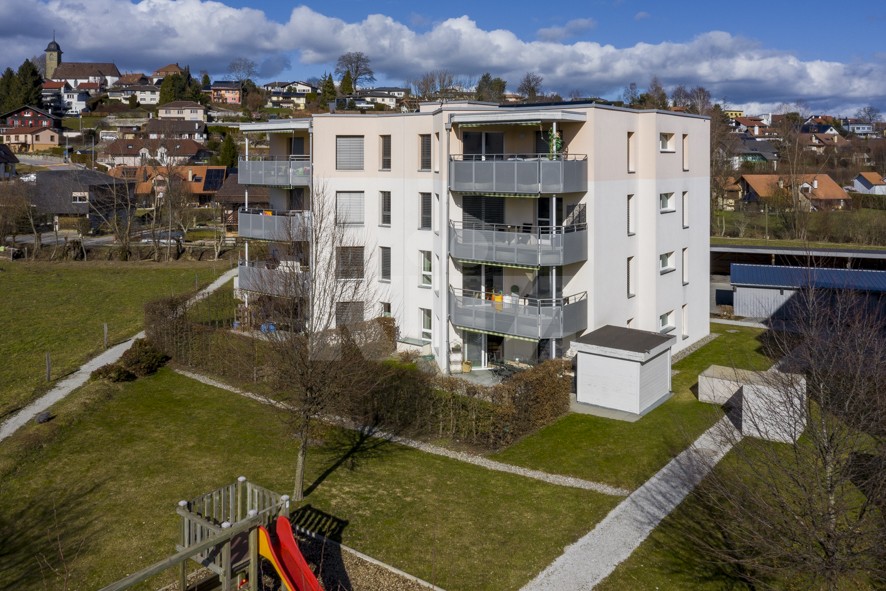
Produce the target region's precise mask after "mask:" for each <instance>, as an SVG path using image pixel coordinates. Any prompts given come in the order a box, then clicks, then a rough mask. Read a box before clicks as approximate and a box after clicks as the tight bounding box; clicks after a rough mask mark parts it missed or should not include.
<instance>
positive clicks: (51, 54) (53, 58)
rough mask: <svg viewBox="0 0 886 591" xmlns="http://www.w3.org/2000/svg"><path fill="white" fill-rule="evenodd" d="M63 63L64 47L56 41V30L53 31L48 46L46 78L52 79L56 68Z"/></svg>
mask: <svg viewBox="0 0 886 591" xmlns="http://www.w3.org/2000/svg"><path fill="white" fill-rule="evenodd" d="M61 63H62V48H61V47H59V45H58V43H56V42H55V32H53V33H52V41H50V42H49V45H47V46H46V78H47V79H48V80H51V79H52V75H53V74H55V69H56V68H57V67H58V66H59V64H61Z"/></svg>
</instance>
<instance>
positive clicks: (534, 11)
mask: <svg viewBox="0 0 886 591" xmlns="http://www.w3.org/2000/svg"><path fill="white" fill-rule="evenodd" d="M798 7H799V8H798ZM884 28H886V2H883V1H882V0H880V1H876V2H875V1H873V0H863V1H862V0H848V1H845V2H842V3H825V2H822V1H806V2H803V3H796V2H786V1H784V0H780V1H779V0H775V1H772V0H770V1H769V2H762V1H757V0H747V1H745V2H741V3H732V4H726V3H711V2H698V1H694V0H684V1H683V2H667V3H665V2H653V1H649V0H586V1H584V2H556V3H550V2H549V3H544V2H539V1H535V2H529V1H526V0H511V1H509V2H507V3H504V2H491V1H487V2H476V1H472V2H467V1H462V0H451V1H449V2H426V1H424V2H423V1H421V0H413V1H411V2H405V1H400V0H373V1H360V2H356V1H353V0H338V1H331V2H330V1H327V2H323V3H319V2H307V3H305V4H296V3H292V2H282V1H268V0H89V1H88V2H84V1H82V0H17V1H15V2H12V1H11V0H5V1H2V2H0V41H2V43H0V65H4V66H5V65H10V66H12V67H17V66H18V64H19V63H21V61H22V60H23V59H25V58H27V57H31V56H33V55H35V54H38V53H40V52H42V50H43V49H44V48H45V47H46V43H47V42H48V41H49V39H51V35H52V30H53V29H55V30H56V31H57V32H56V36H57V39H58V41H59V43H60V44H61V46H62V49H63V50H64V51H65V54H64V59H65V60H67V61H114V62H115V63H116V64H117V65H118V67H120V68H121V70H124V71H145V72H150V71H152V70H153V69H155V68H157V67H159V66H162V65H165V64H167V63H170V62H178V63H180V64H182V65H185V64H188V65H190V66H191V69H192V71H195V72H199V71H201V70H206V71H208V72H209V73H210V74H211V75H212V76H213V77H224V76H225V75H226V67H227V64H228V63H230V61H231V60H232V59H234V58H236V57H249V58H251V59H253V60H255V61H256V62H257V63H258V64H260V66H261V74H262V75H261V76H260V78H261V79H262V80H261V81H265V80H269V79H307V78H310V77H312V76H318V75H320V74H322V73H323V72H324V71H327V70H329V71H331V70H332V69H333V67H334V63H335V59H336V57H337V56H338V55H340V54H341V53H344V52H346V51H363V52H364V53H366V54H367V55H369V57H370V58H371V60H372V65H373V67H374V69H375V72H376V76H377V78H378V81H377V83H378V84H395V85H400V84H402V83H404V82H405V81H408V80H411V79H415V78H416V77H417V76H419V75H420V74H422V73H424V72H427V71H430V70H433V69H448V70H450V71H451V72H452V73H453V74H455V75H456V76H461V77H462V78H463V79H464V80H465V81H467V82H470V81H471V80H476V79H477V78H478V77H479V75H480V74H482V73H483V72H486V71H489V72H491V73H492V74H493V75H496V76H501V77H503V78H505V80H507V81H508V89H509V90H514V89H515V88H516V86H517V84H518V82H519V79H520V77H521V76H522V75H523V74H525V73H526V72H529V71H533V72H537V73H539V74H541V75H542V77H543V78H544V82H543V87H544V90H545V91H548V92H552V91H556V92H559V93H561V94H562V95H564V96H567V95H569V94H570V93H571V92H573V91H577V92H581V93H582V94H584V95H596V96H604V97H607V98H618V97H619V95H620V94H621V89H622V88H623V87H624V86H625V85H626V84H628V83H629V82H632V81H633V82H637V83H638V84H639V85H640V86H641V87H644V86H645V85H646V84H647V83H648V82H649V80H650V79H651V77H652V76H653V75H657V76H658V77H659V78H660V79H661V80H662V82H663V83H664V84H665V86H666V87H667V88H672V87H673V86H674V85H676V84H684V85H687V86H695V85H701V86H704V87H706V88H708V89H709V90H711V91H712V93H713V95H714V97H715V98H716V99H719V100H720V101H722V102H723V103H724V104H727V105H728V106H731V107H743V108H745V110H746V111H748V112H767V111H774V110H776V109H778V108H779V107H780V106H781V105H782V104H784V103H794V102H798V101H799V102H802V103H804V104H805V105H806V109H807V110H809V111H812V112H832V113H834V114H852V112H854V110H855V109H857V108H858V107H859V106H862V105H866V104H873V105H875V106H878V107H879V108H880V109H881V110H884V111H886V44H884V43H883V33H882V31H883V30H884Z"/></svg>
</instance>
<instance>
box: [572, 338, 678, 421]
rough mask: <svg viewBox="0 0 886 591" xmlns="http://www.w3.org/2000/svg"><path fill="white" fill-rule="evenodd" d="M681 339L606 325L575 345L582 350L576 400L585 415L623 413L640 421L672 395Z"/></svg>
mask: <svg viewBox="0 0 886 591" xmlns="http://www.w3.org/2000/svg"><path fill="white" fill-rule="evenodd" d="M675 341H676V339H675V337H673V336H669V335H667V334H661V333H657V332H648V331H644V330H635V329H632V328H623V327H620V326H611V325H607V326H603V327H601V328H598V329H597V330H595V331H593V332H591V333H588V334H586V335H584V336H582V337H579V338H578V339H576V340H574V341H572V348H573V350H575V351H576V368H575V399H576V403H577V406H578V408H576V410H578V411H581V410H582V408H581V407H583V406H585V407H586V408H587V409H588V410H592V409H594V408H596V409H605V410H613V411H618V413H616V414H614V415H612V416H614V417H615V418H624V419H626V420H636V419H637V418H639V417H641V416H643V415H644V414H646V413H647V412H649V411H650V410H652V409H654V408H655V407H657V406H658V405H659V404H661V403H662V402H664V401H665V400H667V399H668V398H669V397H670V395H671V346H672V345H673V344H674V342H675Z"/></svg>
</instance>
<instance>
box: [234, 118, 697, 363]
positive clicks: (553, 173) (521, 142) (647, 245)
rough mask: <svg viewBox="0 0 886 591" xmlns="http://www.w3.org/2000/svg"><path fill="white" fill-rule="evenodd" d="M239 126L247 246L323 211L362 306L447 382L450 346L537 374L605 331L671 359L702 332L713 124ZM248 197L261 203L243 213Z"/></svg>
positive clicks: (496, 121) (405, 121)
mask: <svg viewBox="0 0 886 591" xmlns="http://www.w3.org/2000/svg"><path fill="white" fill-rule="evenodd" d="M241 131H243V132H244V133H245V134H246V136H247V138H248V139H247V142H248V143H247V150H246V154H245V155H244V157H243V159H242V160H241V161H240V163H239V182H240V183H241V184H244V185H247V207H246V208H245V209H243V210H241V212H240V215H239V232H240V235H241V237H243V238H246V239H248V240H274V239H275V237H277V238H278V237H280V236H281V235H284V234H285V232H283V228H284V227H291V226H290V225H291V223H292V220H293V216H299V215H301V216H302V219H305V218H307V219H309V216H310V214H309V213H308V210H309V209H310V208H311V207H312V206H313V207H314V208H315V212H316V208H318V207H326V208H331V209H332V211H333V212H334V214H335V216H336V221H337V222H338V223H341V224H346V225H347V226H348V230H349V232H350V235H351V236H352V238H353V241H352V244H356V245H359V246H358V249H357V250H353V251H349V256H350V257H354V256H357V257H360V258H361V259H362V261H363V263H364V264H361V265H360V271H359V276H355V277H353V278H351V279H352V280H360V281H364V282H367V283H368V284H371V286H372V288H373V289H372V290H371V291H372V293H373V294H374V295H373V298H372V301H365V302H360V303H359V304H360V305H359V306H358V308H359V310H358V311H359V312H360V313H361V314H362V316H363V317H364V318H371V317H376V316H382V315H391V316H394V317H395V318H396V320H397V325H398V327H399V333H400V338H401V340H402V341H403V342H406V343H411V344H417V345H421V346H423V347H424V348H425V350H426V351H427V352H428V353H429V354H433V355H434V357H435V358H436V360H437V362H438V364H439V365H440V367H441V368H443V369H444V371H446V370H448V369H449V360H450V351H452V350H453V349H460V350H461V351H462V355H463V357H464V359H466V360H469V361H471V362H472V363H473V365H474V367H486V366H488V365H490V364H493V363H495V362H498V361H517V362H529V363H533V362H536V361H539V360H542V359H545V358H549V357H555V356H560V355H562V354H563V353H564V352H565V351H566V350H567V349H568V348H569V347H570V343H571V342H572V341H573V340H574V339H577V338H578V337H580V336H582V335H584V334H586V333H588V332H590V331H592V330H594V329H596V328H598V327H600V326H604V325H607V324H608V325H615V326H623V327H628V328H636V329H640V330H647V331H649V330H651V331H657V332H661V333H664V334H673V335H674V336H676V337H677V338H676V344H675V345H674V348H673V349H674V351H679V350H680V349H683V348H685V347H687V346H689V345H691V344H692V343H694V342H696V341H698V340H699V339H701V338H703V337H704V336H706V335H707V334H708V315H709V302H708V289H707V278H708V275H709V262H708V247H709V237H708V219H709V218H708V215H709V168H710V160H709V147H708V146H709V142H708V138H709V120H708V119H707V118H704V117H698V116H693V115H686V114H677V113H670V112H663V111H661V112H660V111H635V110H630V109H623V108H615V107H609V106H601V105H594V104H582V103H564V104H556V105H547V106H539V105H527V106H498V105H492V104H488V103H473V102H451V103H444V104H442V105H441V104H439V103H433V104H431V103H429V104H424V105H422V106H421V108H420V110H419V111H418V112H415V113H393V114H375V113H372V114H325V115H314V116H313V117H312V118H311V119H301V120H291V121H271V122H268V123H255V124H244V125H242V126H241ZM265 138H267V141H268V150H267V152H268V153H267V154H265V153H262V154H261V155H257V152H256V143H257V142H263V141H264V140H265ZM250 144H251V145H252V152H251V153H250V148H249V145H250ZM250 186H260V187H263V188H267V190H268V193H269V202H270V207H271V209H270V210H266V211H252V210H250V209H249V208H248V191H249V187H250ZM247 252H248V251H247ZM336 256H337V255H336ZM247 258H248V255H247ZM327 260H328V261H335V260H339V261H340V260H341V259H340V258H338V259H336V258H333V255H330V256H329V257H328V258H327ZM255 263H256V261H248V260H247V263H246V265H245V266H241V275H240V279H239V287H240V289H244V290H246V291H249V290H250V281H251V279H250V269H252V268H253V267H254V265H255ZM331 267H332V265H330V268H331ZM244 271H246V272H245V273H244ZM254 285H257V283H254ZM352 303H353V302H352Z"/></svg>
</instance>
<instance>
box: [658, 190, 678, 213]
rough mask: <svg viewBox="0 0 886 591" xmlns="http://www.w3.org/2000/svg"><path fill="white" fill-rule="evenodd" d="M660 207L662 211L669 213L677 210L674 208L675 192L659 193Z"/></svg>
mask: <svg viewBox="0 0 886 591" xmlns="http://www.w3.org/2000/svg"><path fill="white" fill-rule="evenodd" d="M658 209H659V211H661V212H662V213H669V212H672V211H676V210H675V208H674V194H673V193H659V195H658Z"/></svg>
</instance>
